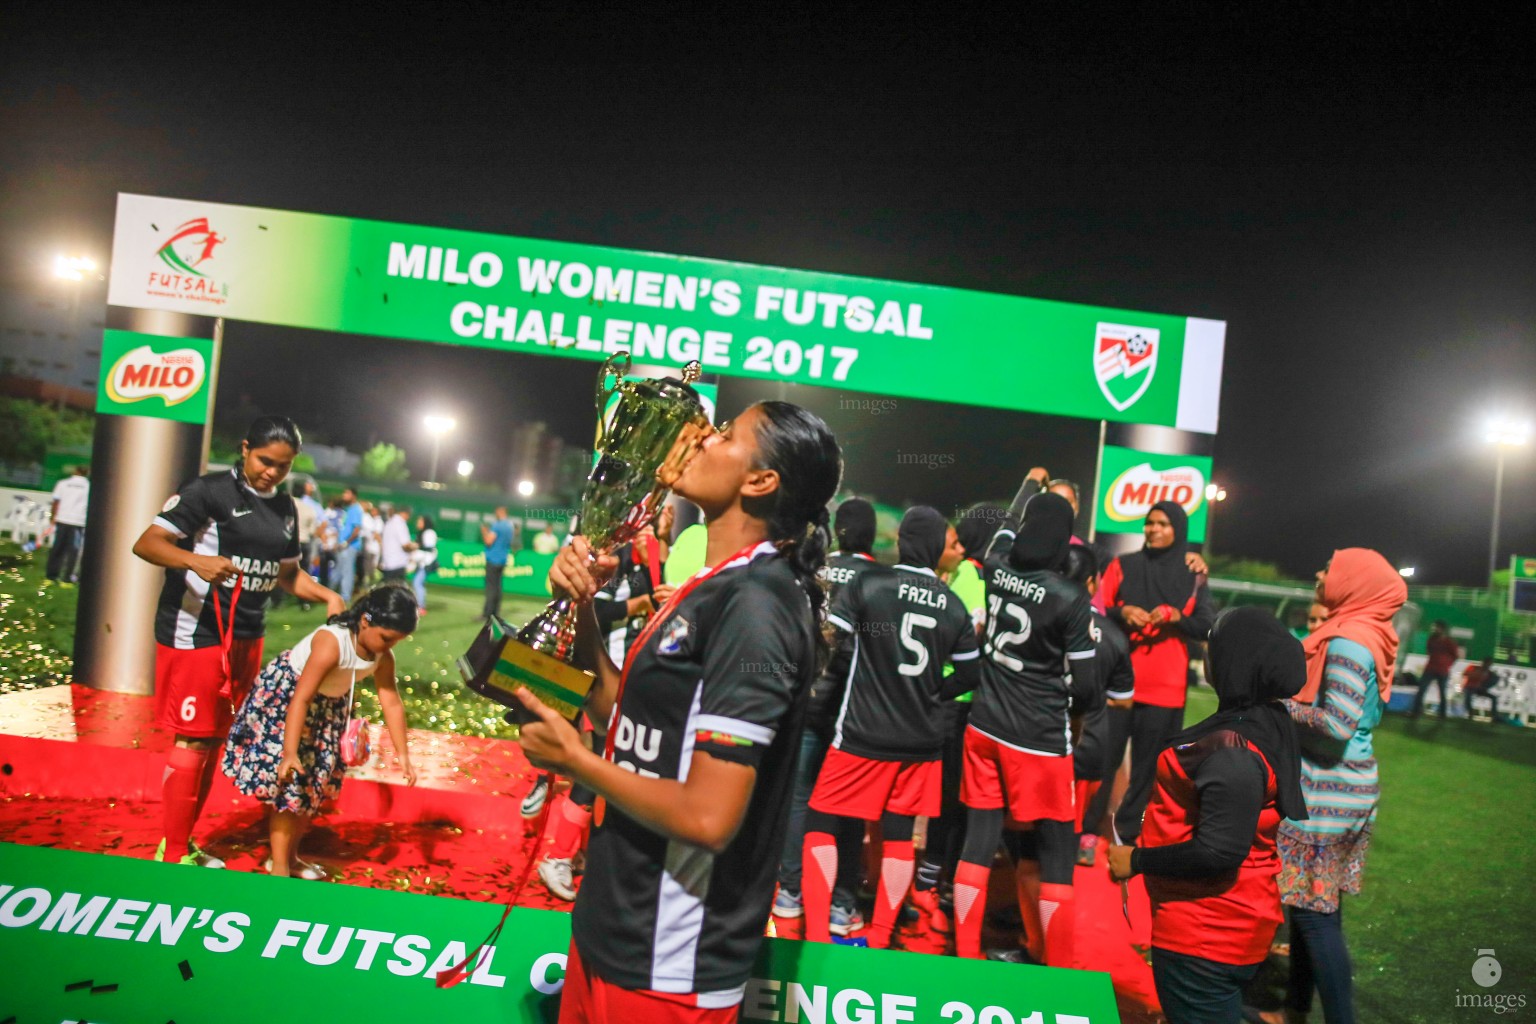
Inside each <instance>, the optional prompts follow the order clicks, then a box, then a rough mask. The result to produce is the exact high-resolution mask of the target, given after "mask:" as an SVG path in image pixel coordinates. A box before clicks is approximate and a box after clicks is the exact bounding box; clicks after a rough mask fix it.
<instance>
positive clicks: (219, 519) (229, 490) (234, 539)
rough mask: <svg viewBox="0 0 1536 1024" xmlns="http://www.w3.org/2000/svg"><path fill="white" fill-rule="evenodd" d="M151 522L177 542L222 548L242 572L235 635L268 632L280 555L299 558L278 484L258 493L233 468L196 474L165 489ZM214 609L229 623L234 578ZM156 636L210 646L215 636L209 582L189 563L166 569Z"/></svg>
mask: <svg viewBox="0 0 1536 1024" xmlns="http://www.w3.org/2000/svg"><path fill="white" fill-rule="evenodd" d="M155 525H156V526H159V527H163V528H164V529H166V530H169V531H170V532H171V533H173V534H175V536H176V546H177V547H179V548H181V549H182V550H183V551H190V552H192V553H193V554H196V555H222V556H223V557H225V558H227V559H229V560H230V561H231V562H234V563H235V566H236V567H237V568H238V569H239V570H240V571H241V573H242V574H244V577H245V578H244V580H243V582H242V583H241V586H240V603H239V605H238V606H237V607H236V609H235V630H234V632H235V636H237V637H240V638H242V639H254V638H257V637H260V636H261V635H262V634H263V633H265V632H266V614H267V599H268V598H270V597H271V596H272V589H273V588H274V587H276V586H277V577H278V573H279V571H280V568H281V565H282V563H283V562H287V561H294V562H296V561H298V558H299V531H298V512H297V511H296V510H295V509H294V506H293V498H292V497H291V496H289V495H288V494H286V493H283V492H281V491H279V492H277V493H275V494H271V495H262V494H260V493H258V492H257V491H256V490H255V489H254V488H252V487H251V485H250V484H248V483H247V482H246V481H245V480H244V479H242V478H241V477H240V475H239V470H238V469H231V470H228V471H222V472H217V473H209V474H207V475H206V476H200V477H197V478H196V479H194V480H190V481H188V482H187V483H185V484H183V485H182V486H181V489H180V490H179V491H177V492H176V493H175V494H173V495H171V497H170V499H169V500H167V501H166V503H165V505H164V506H163V507H162V508H161V509H160V514H159V515H157V516H156V517H155ZM223 591H224V592H223V593H222V594H220V595H219V597H218V600H219V610H220V612H221V613H223V614H224V616H225V620H224V621H225V624H226V625H228V622H229V619H228V610H229V604H228V602H229V598H230V596H231V595H232V594H233V593H234V581H233V580H231V581H229V582H228V583H226V584H224V586H223ZM155 642H156V643H159V644H163V645H164V646H166V647H178V648H182V649H190V648H197V647H213V646H215V645H217V644H218V642H219V633H218V627H217V624H216V620H215V617H214V608H213V605H212V604H211V603H209V601H208V583H207V582H206V581H205V580H204V579H203V578H202V577H201V576H199V575H198V574H197V573H195V572H193V571H192V570H190V569H188V570H186V571H178V570H175V569H167V570H165V584H164V585H163V586H162V587H161V588H160V603H159V607H158V608H157V609H156V611H155Z"/></svg>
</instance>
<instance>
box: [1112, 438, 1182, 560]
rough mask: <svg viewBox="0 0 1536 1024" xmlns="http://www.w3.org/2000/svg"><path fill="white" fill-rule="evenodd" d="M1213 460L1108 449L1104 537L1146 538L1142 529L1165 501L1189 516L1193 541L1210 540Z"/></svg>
mask: <svg viewBox="0 0 1536 1024" xmlns="http://www.w3.org/2000/svg"><path fill="white" fill-rule="evenodd" d="M1210 482H1211V460H1210V458H1208V457H1206V456H1203V455H1158V454H1156V453H1153V452H1143V451H1137V450H1136V449H1134V448H1119V447H1116V446H1115V445H1112V444H1111V445H1105V446H1104V459H1103V462H1102V463H1101V465H1100V468H1099V485H1098V486H1099V493H1098V495H1097V497H1096V499H1095V500H1096V502H1097V505H1096V508H1097V512H1098V517H1097V519H1096V520H1095V523H1094V529H1095V530H1096V531H1097V532H1099V533H1140V532H1141V524H1142V521H1143V520H1144V519H1146V517H1147V513H1148V512H1150V511H1151V510H1152V506H1153V505H1155V504H1157V503H1158V502H1160V501H1176V502H1178V503H1179V504H1180V505H1183V506H1184V511H1186V512H1188V513H1189V540H1190V542H1191V543H1193V544H1199V543H1200V542H1201V541H1203V540H1205V517H1206V500H1205V487H1206V484H1208V483H1210Z"/></svg>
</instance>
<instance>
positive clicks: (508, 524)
mask: <svg viewBox="0 0 1536 1024" xmlns="http://www.w3.org/2000/svg"><path fill="white" fill-rule="evenodd" d="M480 541H481V543H483V544H484V545H485V608H484V609H483V610H482V611H481V613H480V617H481V618H482V619H489V618H490V617H491V616H492V615H500V614H501V576H502V574H503V573H504V572H506V571H507V559H509V558H511V557H512V521H511V520H510V519H508V518H507V507H506V506H505V505H499V506H497V508H496V518H495V519H493V520H491V521H490V522H489V523H481V524H480Z"/></svg>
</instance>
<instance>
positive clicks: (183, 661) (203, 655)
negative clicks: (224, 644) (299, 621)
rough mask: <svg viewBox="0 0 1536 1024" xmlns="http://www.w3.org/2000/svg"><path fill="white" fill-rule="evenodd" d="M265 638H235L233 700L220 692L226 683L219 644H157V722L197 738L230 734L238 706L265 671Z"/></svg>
mask: <svg viewBox="0 0 1536 1024" xmlns="http://www.w3.org/2000/svg"><path fill="white" fill-rule="evenodd" d="M261 643H262V641H261V637H259V636H258V637H254V638H252V639H250V640H241V639H239V638H238V637H237V638H236V639H235V643H234V646H233V647H231V648H230V650H229V671H230V675H232V676H233V677H234V688H233V689H234V696H233V699H231V698H229V697H224V696H222V695H220V693H219V690H220V689H221V688H222V687H223V685H224V678H223V658H222V656H221V652H220V649H219V647H218V646H217V645H215V646H213V647H195V648H193V649H191V650H185V649H183V648H180V647H166V646H165V645H164V644H156V645H155V721H156V722H157V723H159V724H160V725H161V726H162V727H163V728H165V729H166V730H167V731H168V732H174V733H176V734H178V735H181V736H191V737H193V738H195V739H223V738H224V737H225V736H227V735H229V726H230V723H231V722H233V721H234V719H235V713H234V709H235V708H237V707H239V706H240V703H241V701H243V700H245V697H246V694H248V693H250V692H251V684H253V683H255V682H256V677H257V676H258V675H260V674H261Z"/></svg>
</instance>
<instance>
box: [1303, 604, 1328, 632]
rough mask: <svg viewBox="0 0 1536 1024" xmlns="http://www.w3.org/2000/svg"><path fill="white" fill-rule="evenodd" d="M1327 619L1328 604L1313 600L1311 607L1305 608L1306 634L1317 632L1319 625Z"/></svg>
mask: <svg viewBox="0 0 1536 1024" xmlns="http://www.w3.org/2000/svg"><path fill="white" fill-rule="evenodd" d="M1327 621H1328V606H1327V605H1325V604H1323V602H1321V601H1313V602H1312V607H1310V608H1308V609H1307V634H1308V635H1309V636H1310V635H1311V634H1313V633H1316V632H1317V629H1318V627H1319V626H1321V625H1322V624H1323V623H1325V622H1327Z"/></svg>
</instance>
